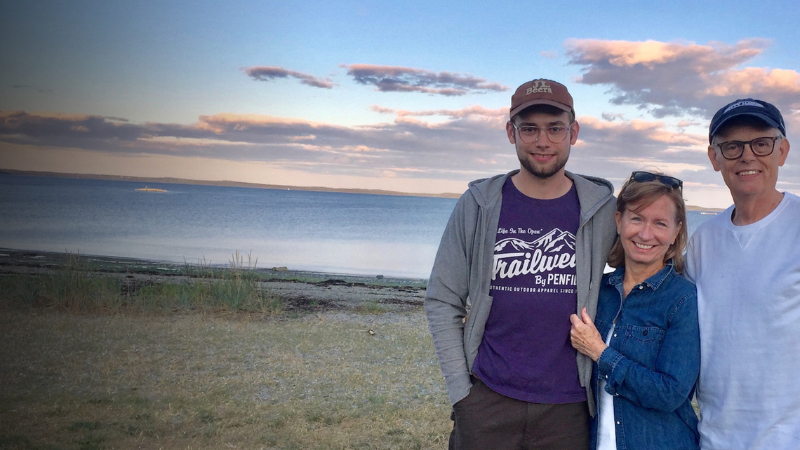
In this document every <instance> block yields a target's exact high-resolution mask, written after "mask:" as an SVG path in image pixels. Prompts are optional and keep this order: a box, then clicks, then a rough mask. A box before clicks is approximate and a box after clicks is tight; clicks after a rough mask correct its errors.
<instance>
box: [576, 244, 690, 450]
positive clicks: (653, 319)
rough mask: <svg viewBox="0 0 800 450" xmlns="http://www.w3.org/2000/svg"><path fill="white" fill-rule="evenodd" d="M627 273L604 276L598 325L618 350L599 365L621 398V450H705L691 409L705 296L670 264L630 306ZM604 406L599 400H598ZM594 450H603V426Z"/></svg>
mask: <svg viewBox="0 0 800 450" xmlns="http://www.w3.org/2000/svg"><path fill="white" fill-rule="evenodd" d="M624 275H625V268H624V267H620V268H618V269H617V270H616V271H615V272H613V273H609V274H606V275H604V276H603V280H602V283H601V286H600V298H599V300H598V306H597V317H596V319H595V325H596V326H597V329H598V331H599V332H600V335H601V336H602V337H603V338H604V339H605V338H606V337H607V335H608V332H609V330H610V329H611V327H612V325H613V324H614V321H615V320H616V327H615V328H614V335H613V336H612V337H611V340H610V345H609V346H608V347H607V348H606V349H605V350H604V351H603V353H602V354H601V355H600V359H599V360H598V362H597V363H595V365H594V378H593V384H594V386H593V387H594V388H595V392H598V393H599V391H597V389H598V386H599V381H600V379H601V378H602V379H604V380H605V381H606V386H605V391H606V392H608V393H609V394H611V395H613V396H614V422H615V426H616V429H615V432H616V437H617V449H619V450H627V449H632V450H637V449H643V450H644V449H647V450H653V449H670V450H673V449H697V448H698V438H699V435H698V433H697V422H698V420H697V415H696V414H695V412H694V409H693V408H692V405H691V398H692V394H693V393H694V386H695V381H696V380H697V375H698V372H699V370H700V334H699V330H698V323H697V291H696V289H695V286H694V284H693V283H692V282H691V281H689V280H687V279H686V278H684V277H683V276H681V275H678V274H676V273H675V270H674V268H673V266H672V261H671V260H670V261H669V262H668V263H667V265H666V266H665V267H664V268H663V269H661V270H660V271H659V272H658V273H656V274H655V275H653V276H652V277H650V278H648V279H647V280H645V281H644V282H643V283H641V284H639V285H636V286H634V287H633V289H631V291H630V293H628V297H627V298H623V288H622V281H623V277H624ZM595 398H596V400H595V402H596V405H598V406H599V400H597V399H599V395H598V396H596V397H595ZM598 418H599V414H598V415H597V416H596V417H595V418H594V420H593V421H592V447H591V448H592V449H596V448H597V420H598Z"/></svg>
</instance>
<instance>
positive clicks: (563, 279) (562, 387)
mask: <svg viewBox="0 0 800 450" xmlns="http://www.w3.org/2000/svg"><path fill="white" fill-rule="evenodd" d="M579 129H580V126H579V125H578V122H576V121H575V111H574V109H573V104H572V96H571V95H570V94H569V92H568V91H567V88H566V87H564V86H563V85H561V84H559V83H556V82H555V81H550V80H542V79H539V80H533V81H529V82H527V83H525V84H523V85H522V86H520V87H519V88H518V89H517V91H516V92H515V93H514V95H513V96H512V97H511V110H510V120H509V121H508V123H507V124H506V133H507V135H508V140H509V142H510V143H511V144H513V145H514V147H515V149H516V153H517V156H518V158H519V161H520V168H519V170H515V171H513V172H511V173H508V174H505V175H498V176H495V177H493V178H489V179H484V180H478V181H474V182H472V183H470V186H469V189H468V190H467V192H465V193H464V195H462V196H461V198H460V199H459V201H458V203H457V205H456V207H455V209H454V211H453V213H452V215H451V216H450V221H449V222H448V224H447V228H446V229H445V231H444V235H443V236H442V241H441V244H440V245H439V251H438V253H437V255H436V260H435V262H434V266H433V271H432V272H431V277H430V280H429V281H428V290H427V293H426V297H425V310H426V313H427V316H428V323H429V326H430V330H431V333H432V335H433V343H434V346H435V348H436V353H437V356H438V357H439V362H440V364H441V367H442V372H443V374H444V377H445V381H446V383H447V390H448V394H449V397H450V402H451V403H452V404H453V414H452V416H451V417H452V418H453V420H454V427H453V432H452V434H451V436H450V448H451V449H489V448H491V449H496V450H502V449H517V448H528V449H579V448H588V442H589V438H588V435H589V432H588V420H589V414H590V412H591V413H592V414H593V411H589V409H590V408H592V407H591V406H589V405H594V402H593V401H592V400H591V396H592V392H591V388H590V386H591V383H590V380H589V378H590V375H591V360H589V358H587V357H585V356H583V355H581V354H577V352H576V351H575V350H574V349H573V348H572V345H571V344H570V339H569V330H570V321H569V316H570V314H573V313H576V312H577V311H580V310H581V308H583V307H587V308H588V310H589V312H590V314H591V315H592V317H594V313H595V310H596V303H597V293H598V289H599V287H600V286H599V283H600V277H601V276H602V274H603V268H604V267H605V261H606V257H607V256H608V251H609V249H610V248H611V244H612V242H613V239H614V236H615V234H616V229H615V225H614V210H615V200H614V197H613V187H612V186H611V184H610V183H609V182H607V181H605V180H601V179H598V178H590V177H585V176H580V175H575V174H572V173H570V172H567V171H565V165H566V163H567V159H568V158H569V151H570V146H571V145H573V144H575V142H576V141H577V140H578V131H579ZM587 399H588V400H589V402H588V404H587Z"/></svg>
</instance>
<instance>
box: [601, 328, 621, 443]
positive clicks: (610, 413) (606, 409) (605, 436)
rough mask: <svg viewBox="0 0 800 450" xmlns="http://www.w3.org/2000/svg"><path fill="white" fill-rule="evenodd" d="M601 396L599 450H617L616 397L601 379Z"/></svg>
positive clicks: (609, 338) (609, 332)
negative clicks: (608, 390)
mask: <svg viewBox="0 0 800 450" xmlns="http://www.w3.org/2000/svg"><path fill="white" fill-rule="evenodd" d="M614 328H616V324H614V325H612V326H611V329H610V330H608V335H607V336H606V345H608V344H609V343H610V342H611V336H613V335H614ZM597 388H598V391H600V392H598V393H597V395H599V396H600V406H599V407H598V413H597V414H598V418H597V450H617V428H616V425H614V396H613V395H611V394H609V393H608V392H606V380H605V379H601V380H600V385H599V386H598V387H597Z"/></svg>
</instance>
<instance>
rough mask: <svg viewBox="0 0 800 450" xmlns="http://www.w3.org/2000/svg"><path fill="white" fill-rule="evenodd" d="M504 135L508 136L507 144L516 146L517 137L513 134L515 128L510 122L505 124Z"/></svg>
mask: <svg viewBox="0 0 800 450" xmlns="http://www.w3.org/2000/svg"><path fill="white" fill-rule="evenodd" d="M506 134H508V142H510V143H512V144H516V143H517V136H516V134H515V128H514V125H513V124H512V123H511V121H510V120H509V121H508V122H506Z"/></svg>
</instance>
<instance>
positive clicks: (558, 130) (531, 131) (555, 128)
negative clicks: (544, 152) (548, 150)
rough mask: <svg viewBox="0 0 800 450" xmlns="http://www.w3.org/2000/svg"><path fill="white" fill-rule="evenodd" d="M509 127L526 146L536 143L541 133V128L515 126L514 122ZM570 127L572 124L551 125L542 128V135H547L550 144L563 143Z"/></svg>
mask: <svg viewBox="0 0 800 450" xmlns="http://www.w3.org/2000/svg"><path fill="white" fill-rule="evenodd" d="M511 125H512V126H513V127H514V128H515V129H516V130H517V134H518V135H519V138H520V139H521V140H522V142H524V143H526V144H533V143H534V142H536V141H538V140H539V136H540V135H541V132H542V129H541V128H539V127H535V126H533V125H517V124H516V123H514V122H511ZM571 126H572V124H569V125H568V126H564V125H552V126H549V127H546V128H544V134H545V135H547V139H548V140H550V142H552V143H553V144H559V143H561V142H564V140H565V139H566V138H567V135H568V134H569V130H570V128H571Z"/></svg>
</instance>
